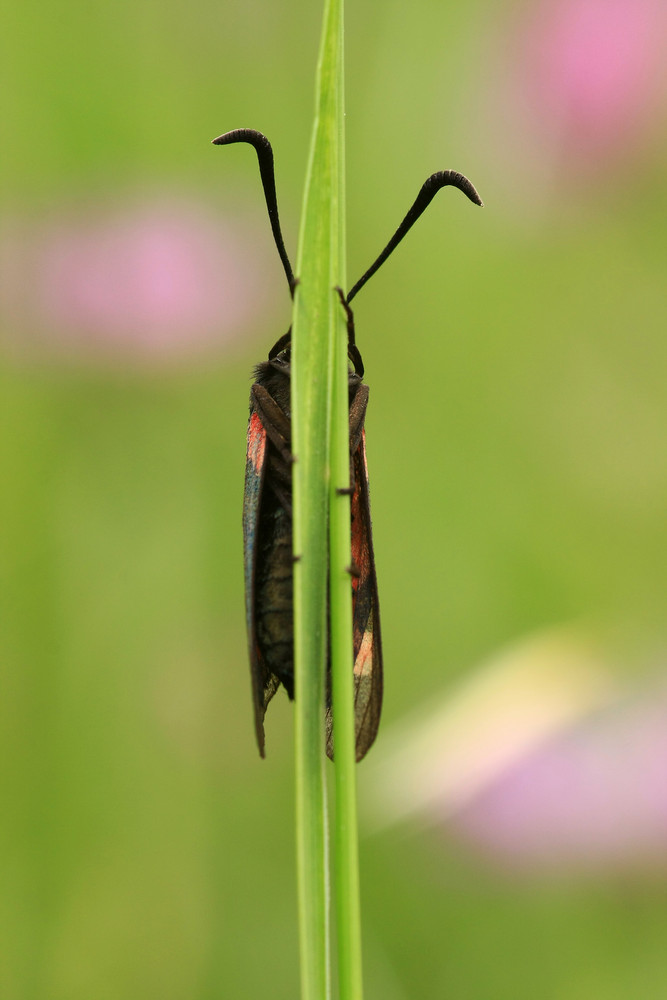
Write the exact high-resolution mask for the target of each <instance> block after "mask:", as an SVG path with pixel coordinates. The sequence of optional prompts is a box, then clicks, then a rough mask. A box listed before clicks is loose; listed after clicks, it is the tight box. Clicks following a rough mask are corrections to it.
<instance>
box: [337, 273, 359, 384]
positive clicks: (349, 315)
mask: <svg viewBox="0 0 667 1000" xmlns="http://www.w3.org/2000/svg"><path fill="white" fill-rule="evenodd" d="M335 291H337V292H338V298H339V299H340V304H341V305H342V307H343V309H344V310H345V318H346V320H347V353H348V356H349V358H350V361H351V362H352V364H353V365H354V370H355V372H356V373H357V375H358V376H359V378H363V377H364V363H363V361H362V360H361V354H360V353H359V348H358V347H357V344H356V341H355V333H354V313H353V312H352V310H351V309H350V306H349V303H348V301H347V299H346V298H345V292H344V291H343V289H342V288H341V287H340V285H336V286H335Z"/></svg>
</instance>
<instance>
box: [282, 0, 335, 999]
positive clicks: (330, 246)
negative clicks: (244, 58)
mask: <svg viewBox="0 0 667 1000" xmlns="http://www.w3.org/2000/svg"><path fill="white" fill-rule="evenodd" d="M341 58H342V0H327V2H326V5H325V11H324V23H323V29H322V40H321V45H320V56H319V62H318V71H317V90H316V108H315V123H314V128H313V137H312V143H311V150H310V159H309V164H308V172H307V176H306V187H305V192H304V205H303V213H302V218H301V231H300V235H299V251H298V256H297V267H296V274H297V276H298V278H299V284H298V286H297V288H296V294H295V300H294V316H293V324H292V390H291V391H292V448H293V452H294V454H295V456H296V462H295V465H294V473H293V544H294V554H295V556H296V557H297V558H298V561H297V562H296V563H295V567H294V675H295V693H296V698H295V701H296V706H295V716H296V718H295V755H296V762H295V769H296V824H297V835H296V840H297V879H298V904H299V938H300V954H301V990H302V998H303V1000H323V998H326V997H329V996H330V989H331V987H330V980H331V977H330V969H329V965H330V962H329V916H328V898H329V883H328V859H327V848H326V789H325V782H324V771H323V768H324V683H325V674H326V662H327V633H328V620H327V619H328V615H327V607H328V593H327V590H328V581H327V574H328V566H329V538H328V525H329V490H330V472H331V465H330V444H331V434H330V427H331V412H332V401H331V400H332V371H333V359H334V333H335V329H336V324H337V323H339V322H340V320H339V309H340V307H339V305H338V302H337V298H336V294H335V292H334V286H335V285H337V284H340V283H341V281H342V279H343V276H344V275H343V273H342V266H341V250H342V244H341V238H340V217H341V213H342V202H341V184H342V176H341V166H342V149H341V145H340V144H341V140H342V127H343V123H342V91H341V89H340V88H341V86H342V64H341ZM346 421H347V417H346ZM348 532H349V519H348ZM348 600H349V596H348Z"/></svg>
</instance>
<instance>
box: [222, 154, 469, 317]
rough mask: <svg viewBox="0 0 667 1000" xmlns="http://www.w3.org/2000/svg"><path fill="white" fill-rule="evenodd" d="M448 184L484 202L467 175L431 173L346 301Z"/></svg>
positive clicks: (451, 171)
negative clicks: (406, 212) (392, 233)
mask: <svg viewBox="0 0 667 1000" xmlns="http://www.w3.org/2000/svg"><path fill="white" fill-rule="evenodd" d="M217 141H218V140H217V139H216V142H217ZM448 185H451V186H452V187H456V188H458V189H459V191H463V193H464V195H466V196H467V197H468V198H470V200H471V201H472V202H474V204H475V205H483V204H484V202H483V201H482V199H481V198H480V196H479V195H478V194H477V191H476V190H475V186H474V184H472V182H471V181H469V180H468V178H467V177H464V176H463V174H460V173H459V172H458V170H439V171H438V173H436V174H431V176H430V177H429V178H428V180H426V181H424V183H423V184H422V186H421V190H420V192H419V194H418V195H417V197H416V198H415V200H414V203H413V205H412V207H411V208H410V211H409V212H408V214H407V215H406V216H405V218H404V219H403V221H402V222H401V224H400V226H399V227H398V229H397V230H396V232H395V233H394V235H393V236H392V238H391V239H390V240H389V242H388V243H387V245H386V247H385V248H384V250H383V251H382V253H381V254H380V256H379V257H378V258H377V260H376V261H374V263H373V264H371V266H370V267H369V268H368V270H367V271H365V272H364V274H362V276H361V277H360V278H359V281H358V282H357V283H356V285H353V286H352V289H351V290H350V292H349V293H348V296H347V301H348V302H351V301H352V299H353V298H354V296H355V295H356V294H357V292H358V291H359V289H360V288H363V286H364V285H365V284H366V282H367V281H368V279H369V278H372V277H373V275H374V274H375V272H376V271H377V269H378V268H379V267H380V266H381V265H382V264H384V262H385V260H386V259H387V257H388V256H389V255H390V254H391V253H392V252H393V251H394V250H395V249H396V247H397V246H398V244H399V243H400V242H401V240H402V239H403V237H404V236H405V235H406V233H408V232H409V231H410V229H412V227H413V226H414V224H415V222H416V221H417V219H418V218H419V216H420V215H421V214H422V212H423V211H424V210H425V209H426V208H428V206H429V205H430V204H431V202H432V201H433V199H434V198H435V196H436V194H437V193H438V191H439V190H440V188H443V187H447V186H448Z"/></svg>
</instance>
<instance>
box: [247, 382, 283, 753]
mask: <svg viewBox="0 0 667 1000" xmlns="http://www.w3.org/2000/svg"><path fill="white" fill-rule="evenodd" d="M267 457H268V456H267V433H266V427H265V426H264V424H263V422H262V419H261V417H260V415H259V413H258V412H257V410H256V408H255V406H254V404H253V400H252V397H251V410H250V419H249V421H248V447H247V451H246V469H245V489H244V493H243V561H244V572H245V614H246V626H247V631H248V657H249V660H250V675H251V679H252V699H253V705H254V709H255V732H256V735H257V745H258V747H259V752H260V755H261V756H262V757H264V716H265V714H266V708H267V705H268V704H269V702H270V701H271V698H272V697H273V695H274V694H275V693H276V690H277V688H278V685H279V683H280V681H279V680H278V678H277V677H276V676H275V674H273V673H271V671H270V670H269V668H268V667H267V666H266V663H265V662H264V658H263V656H262V654H261V651H260V648H259V643H258V642H257V631H256V624H255V571H256V566H257V545H258V541H259V520H260V511H261V503H262V492H263V488H264V479H265V475H266V464H267Z"/></svg>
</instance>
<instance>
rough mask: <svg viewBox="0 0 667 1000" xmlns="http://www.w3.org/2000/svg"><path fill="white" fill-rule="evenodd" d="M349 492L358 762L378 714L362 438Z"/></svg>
mask: <svg viewBox="0 0 667 1000" xmlns="http://www.w3.org/2000/svg"><path fill="white" fill-rule="evenodd" d="M353 463H354V493H353V494H352V501H351V505H350V507H351V518H352V562H353V565H354V567H355V572H356V570H358V572H359V576H358V577H353V578H352V629H353V636H354V728H355V737H356V757H357V760H358V761H359V760H361V759H362V758H363V757H364V756H365V755H366V753H367V752H368V750H369V749H370V748H371V746H372V745H373V742H374V740H375V737H376V736H377V731H378V727H379V725H380V713H381V711H382V638H381V635H380V604H379V600H378V587H377V576H376V572H375V558H374V555H373V532H372V527H371V506H370V497H369V491H368V467H367V465H366V435H365V432H364V431H362V432H361V441H360V442H359V446H358V448H357V450H356V451H355V453H354V458H353Z"/></svg>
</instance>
